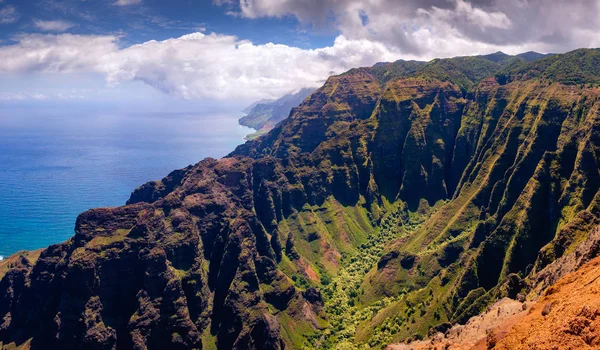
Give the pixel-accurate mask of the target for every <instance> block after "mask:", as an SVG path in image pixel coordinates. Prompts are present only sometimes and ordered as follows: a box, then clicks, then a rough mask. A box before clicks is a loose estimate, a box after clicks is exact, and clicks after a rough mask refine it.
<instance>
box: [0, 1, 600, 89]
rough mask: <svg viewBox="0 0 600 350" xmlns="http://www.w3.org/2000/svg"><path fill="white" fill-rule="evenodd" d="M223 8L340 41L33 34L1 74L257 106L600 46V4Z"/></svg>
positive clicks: (0, 67) (6, 56)
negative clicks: (404, 68) (384, 75)
mask: <svg viewBox="0 0 600 350" xmlns="http://www.w3.org/2000/svg"><path fill="white" fill-rule="evenodd" d="M119 2H123V3H124V2H131V1H130V0H127V1H125V0H119ZM214 2H215V3H217V4H218V5H221V6H227V10H228V11H234V12H235V13H237V15H239V16H244V17H248V18H259V17H286V16H294V17H296V18H298V20H299V21H300V22H302V23H305V24H308V25H317V26H321V25H334V26H335V27H336V28H337V30H338V31H339V33H340V34H339V35H338V36H337V38H336V39H335V41H334V43H333V44H332V45H330V46H327V47H323V48H318V49H301V48H298V47H293V46H288V45H280V44H272V43H268V44H262V45H258V44H254V43H252V42H250V41H247V40H242V39H239V38H237V37H235V36H232V35H223V34H216V33H212V34H204V33H200V32H198V33H192V34H189V35H184V36H181V37H178V38H171V39H168V40H163V41H155V40H151V41H147V42H145V43H142V44H138V45H133V46H129V47H122V43H121V42H120V39H119V37H117V36H115V35H106V36H94V35H72V34H24V35H20V36H17V37H16V38H15V40H16V43H15V44H12V45H4V46H1V47H0V73H5V74H6V73H23V74H26V73H36V72H37V73H39V72H41V73H49V72H50V73H51V72H54V73H61V72H80V71H83V72H95V73H101V74H103V76H104V77H105V79H106V81H107V82H108V84H110V85H116V84H121V83H125V82H129V81H141V82H144V83H145V84H147V85H149V86H152V87H154V88H155V89H157V90H159V91H162V92H164V93H166V94H169V95H173V96H177V97H180V98H184V99H214V100H223V99H227V100H232V99H236V100H242V99H243V100H250V99H259V98H274V97H279V96H281V95H283V94H285V93H288V92H291V91H294V90H297V89H300V88H303V87H316V86H318V85H319V84H321V83H322V82H323V81H324V80H325V79H326V78H327V77H328V76H329V75H331V74H337V73H341V72H343V71H346V70H348V69H350V68H353V67H358V66H368V65H372V64H374V63H376V62H380V61H394V60H396V59H420V60H427V59H431V58H435V57H451V56H457V55H473V54H484V53H490V52H495V51H498V50H502V51H505V52H507V53H513V54H515V53H519V52H524V51H529V50H535V51H540V52H563V51H567V50H570V49H575V48H578V47H591V46H600V36H598V35H597V33H598V32H600V16H598V15H599V14H600V5H599V3H600V1H599V0H580V1H569V2H567V1H566V0H562V1H559V0H546V1H543V2H542V1H534V0H503V1H499V0H472V1H466V0H423V1H416V0H406V1H398V0H362V1H358V0H302V1H292V0H241V1H237V0H235V1H234V0H214Z"/></svg>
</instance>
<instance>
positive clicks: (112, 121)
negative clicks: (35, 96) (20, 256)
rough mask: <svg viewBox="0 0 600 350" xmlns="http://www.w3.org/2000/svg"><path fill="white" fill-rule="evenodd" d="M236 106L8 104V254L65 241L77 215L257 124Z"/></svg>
mask: <svg viewBox="0 0 600 350" xmlns="http://www.w3.org/2000/svg"><path fill="white" fill-rule="evenodd" d="M239 117H240V115H239V114H236V113H222V112H221V113H217V112H213V113H141V112H140V113H135V112H127V113H126V112H97V111H96V112H95V111H67V112H65V111H64V110H52V109H49V110H38V109H27V108H21V109H10V108H8V109H5V108H2V109H0V259H1V258H2V257H6V256H8V255H10V254H13V253H15V252H17V251H19V250H32V249H38V248H43V247H47V246H48V245H51V244H54V243H60V242H63V241H65V240H67V239H68V238H70V237H71V236H73V234H74V225H75V219H76V218H77V215H78V214H80V213H82V212H83V211H85V210H87V209H90V208H96V207H109V206H118V205H123V204H125V202H126V201H127V199H128V198H129V195H130V194H131V192H132V191H133V190H134V189H135V188H136V187H138V186H139V185H141V184H143V183H145V182H147V181H150V180H157V179H161V178H163V177H164V176H166V175H167V174H168V173H169V172H171V171H172V170H175V169H179V168H183V167H185V166H187V165H189V164H195V163H197V162H198V161H200V160H202V159H204V158H206V157H214V158H220V157H223V156H224V155H226V154H228V153H229V152H231V151H232V150H233V149H234V148H235V146H236V145H239V144H241V143H242V142H243V137H244V136H245V135H247V134H249V133H251V132H252V131H253V130H252V129H249V128H246V127H242V126H240V125H238V123H237V119H238V118H239Z"/></svg>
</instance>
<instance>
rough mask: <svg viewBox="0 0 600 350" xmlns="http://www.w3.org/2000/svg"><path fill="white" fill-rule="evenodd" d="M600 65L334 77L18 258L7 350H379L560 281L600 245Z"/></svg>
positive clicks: (442, 65) (590, 55) (0, 292)
mask: <svg viewBox="0 0 600 350" xmlns="http://www.w3.org/2000/svg"><path fill="white" fill-rule="evenodd" d="M599 59H600V51H598V50H576V51H573V52H570V53H567V54H564V55H555V56H549V57H544V58H541V59H538V60H533V61H527V60H525V59H523V58H519V57H509V58H508V59H502V60H501V62H497V61H498V60H496V59H490V57H486V56H479V57H460V58H453V59H441V60H440V59H438V60H433V61H431V62H427V63H425V62H414V61H398V62H394V63H389V64H378V65H376V66H374V67H371V68H358V69H353V70H351V71H349V72H347V73H344V74H342V75H339V76H333V77H330V78H329V79H328V80H327V82H326V83H325V85H324V86H323V87H321V88H320V89H318V90H317V91H315V92H314V93H312V94H311V95H310V96H309V97H308V98H307V99H306V100H305V101H304V102H303V103H302V104H301V105H300V106H299V107H297V108H294V109H293V110H292V112H291V114H290V116H289V118H287V119H285V120H284V121H283V122H281V123H279V124H278V125H277V126H276V127H275V128H274V129H273V130H271V131H270V132H269V133H267V134H266V135H264V136H263V137H260V138H258V139H256V140H253V141H249V142H247V143H246V144H244V145H242V146H239V147H238V148H237V149H236V150H235V151H234V152H233V153H232V154H230V155H229V156H228V157H225V158H223V159H220V160H214V159H205V160H203V161H201V162H200V163H198V164H196V165H193V166H190V167H187V168H185V169H181V170H178V171H175V172H173V173H171V174H170V175H169V176H167V177H166V178H165V179H163V180H160V181H155V182H151V183H148V184H145V185H143V186H141V187H140V188H138V189H137V190H136V191H134V192H133V194H132V195H131V198H130V200H129V201H128V203H127V205H125V206H123V207H118V208H104V209H94V210H91V211H88V212H86V213H83V214H81V215H80V216H79V218H78V220H77V224H76V228H75V236H74V237H73V238H72V239H70V240H69V241H67V242H65V243H62V244H58V245H54V246H51V247H49V248H48V249H46V250H44V251H43V252H42V253H41V255H40V257H39V259H37V260H36V261H33V260H30V259H28V258H26V257H24V258H22V259H17V260H18V261H16V262H15V263H14V264H13V266H12V267H11V268H10V270H9V271H8V272H7V273H6V274H5V276H4V277H3V278H2V280H1V281H0V317H1V319H2V323H0V342H2V343H3V344H13V345H16V346H24V345H27V346H30V347H31V348H86V349H87V348H98V349H104V348H106V349H112V348H139V349H146V348H147V349H154V348H156V349H162V348H166V347H174V348H214V347H216V348H219V349H229V348H235V349H280V348H284V347H286V348H302V347H309V348H312V347H314V348H334V347H337V348H342V347H344V346H348V347H365V346H367V347H380V346H383V345H386V344H388V343H391V342H394V341H401V340H405V339H407V338H412V337H424V336H426V335H427V334H428V332H430V330H431V329H441V328H444V327H447V325H449V324H451V323H455V322H458V323H464V322H466V321H467V320H468V319H469V318H470V317H471V316H473V315H477V314H479V313H480V312H482V311H485V309H486V308H487V307H488V306H489V305H491V304H492V303H494V302H495V301H497V300H499V299H500V298H502V297H511V298H516V297H517V296H518V295H528V294H529V293H534V292H535V291H540V290H544V289H545V288H546V287H547V286H548V285H550V284H552V283H554V281H555V280H556V279H558V278H560V277H561V276H562V275H563V274H566V273H568V272H570V271H571V270H569V269H560V268H557V270H556V271H558V272H556V273H554V274H553V276H554V277H553V278H551V279H544V278H542V277H541V276H542V275H541V274H542V273H543V271H547V270H545V269H548V268H549V266H556V265H553V264H556V262H557V261H562V260H561V259H563V258H564V257H566V256H569V254H571V253H572V252H574V251H578V250H581V249H583V250H586V248H585V247H587V246H593V245H591V244H588V245H582V244H583V243H584V242H589V239H590V236H591V235H590V232H592V229H593V228H594V227H596V226H597V225H598V224H600V211H599V208H600V206H599V199H600V194H598V190H599V189H600V173H599V170H598V169H599V168H600V167H599V164H598V159H600V154H599V146H600V140H599V135H600V133H599V128H600V112H599V108H600V103H599V101H598V98H599V97H600V89H599V88H598V82H599V81H600V80H599V79H600V72H598V71H597V67H598V65H597V63H598V60H599ZM581 247H584V248H581ZM587 252H588V253H589V254H588V255H594V254H595V253H594V252H593V249H592V248H589V249H587Z"/></svg>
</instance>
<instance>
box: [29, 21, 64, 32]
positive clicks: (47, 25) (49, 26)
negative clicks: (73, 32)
mask: <svg viewBox="0 0 600 350" xmlns="http://www.w3.org/2000/svg"><path fill="white" fill-rule="evenodd" d="M33 24H34V25H35V27H36V28H38V29H40V30H43V31H45V32H64V31H66V30H67V29H69V28H72V27H73V23H70V22H66V21H58V20H57V21H42V20H34V21H33Z"/></svg>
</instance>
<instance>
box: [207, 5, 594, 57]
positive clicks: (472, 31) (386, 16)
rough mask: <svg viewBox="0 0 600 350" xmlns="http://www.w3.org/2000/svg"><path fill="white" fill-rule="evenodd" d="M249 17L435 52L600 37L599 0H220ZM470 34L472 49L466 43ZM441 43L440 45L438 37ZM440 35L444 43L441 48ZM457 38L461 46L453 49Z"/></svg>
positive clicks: (574, 43)
mask: <svg viewBox="0 0 600 350" xmlns="http://www.w3.org/2000/svg"><path fill="white" fill-rule="evenodd" d="M214 3H216V4H217V5H224V6H228V7H229V10H230V11H231V10H232V11H234V12H236V13H237V14H238V15H240V16H243V17H247V18H259V17H278V18H282V17H286V16H294V17H296V18H297V19H298V20H299V21H300V22H302V23H304V24H309V25H310V24H312V25H317V26H321V25H324V24H329V25H333V26H334V27H335V29H337V30H339V32H340V33H341V34H342V35H344V36H345V37H346V38H348V39H349V40H358V39H366V40H369V41H374V42H380V43H383V44H385V45H386V46H387V47H390V48H394V49H395V50H399V51H401V52H402V53H403V54H405V55H411V56H416V57H422V58H433V57H436V56H439V55H449V56H454V55H460V54H474V53H478V52H480V50H481V49H483V48H490V47H495V48H498V49H500V50H504V51H510V50H511V49H512V48H521V47H527V48H537V49H540V50H542V51H545V52H549V51H554V52H564V51H568V50H571V49H575V48H579V47H590V46H598V45H600V38H599V36H598V35H597V33H598V32H600V16H598V13H600V0H577V1H573V0H544V1H541V0H472V1H467V0H402V1H400V0H302V1H297V0H239V1H238V0H214ZM465 42H468V43H469V44H470V45H471V46H472V49H471V50H467V51H465V50H463V49H462V47H463V46H464V45H463V44H464V43H465ZM432 43H436V45H432ZM437 43H441V44H443V46H444V47H445V49H443V50H440V49H438V46H437ZM454 43H456V44H457V49H456V50H451V49H450V48H451V47H452V45H453V44H454Z"/></svg>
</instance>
